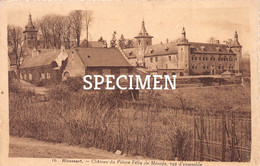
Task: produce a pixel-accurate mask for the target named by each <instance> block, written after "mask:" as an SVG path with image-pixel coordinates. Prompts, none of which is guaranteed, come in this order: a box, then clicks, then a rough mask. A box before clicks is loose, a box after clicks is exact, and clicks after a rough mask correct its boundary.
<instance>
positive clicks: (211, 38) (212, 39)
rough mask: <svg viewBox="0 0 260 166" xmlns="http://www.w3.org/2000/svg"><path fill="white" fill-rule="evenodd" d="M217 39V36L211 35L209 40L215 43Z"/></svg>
mask: <svg viewBox="0 0 260 166" xmlns="http://www.w3.org/2000/svg"><path fill="white" fill-rule="evenodd" d="M216 40H217V39H216V38H215V37H212V36H211V37H210V38H209V39H208V42H209V43H212V44H213V43H214V42H215V41H216Z"/></svg>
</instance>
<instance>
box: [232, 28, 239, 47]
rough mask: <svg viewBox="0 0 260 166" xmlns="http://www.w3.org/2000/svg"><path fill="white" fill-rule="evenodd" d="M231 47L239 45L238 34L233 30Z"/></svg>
mask: <svg viewBox="0 0 260 166" xmlns="http://www.w3.org/2000/svg"><path fill="white" fill-rule="evenodd" d="M232 47H241V45H240V43H239V41H238V34H237V31H235V36H234V41H233V43H232Z"/></svg>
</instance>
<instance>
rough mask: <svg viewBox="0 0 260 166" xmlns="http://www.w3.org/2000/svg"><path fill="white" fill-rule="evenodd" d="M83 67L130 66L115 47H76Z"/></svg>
mask: <svg viewBox="0 0 260 166" xmlns="http://www.w3.org/2000/svg"><path fill="white" fill-rule="evenodd" d="M76 51H77V54H78V55H79V57H80V58H81V60H82V61H83V63H84V65H85V67H132V65H131V64H130V63H129V62H128V61H127V60H126V58H125V57H124V55H123V54H122V53H121V52H120V51H119V50H118V49H117V48H76Z"/></svg>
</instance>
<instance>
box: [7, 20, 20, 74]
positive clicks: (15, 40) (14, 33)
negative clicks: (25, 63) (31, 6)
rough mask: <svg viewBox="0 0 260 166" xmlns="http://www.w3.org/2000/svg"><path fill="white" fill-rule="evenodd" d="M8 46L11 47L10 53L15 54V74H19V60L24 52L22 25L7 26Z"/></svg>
mask: <svg viewBox="0 0 260 166" xmlns="http://www.w3.org/2000/svg"><path fill="white" fill-rule="evenodd" d="M7 33H8V46H9V47H11V50H12V53H13V54H14V55H15V62H16V67H17V76H18V78H19V74H20V70H19V69H20V64H21V63H20V62H21V57H22V56H23V53H24V38H23V33H22V27H20V26H15V25H8V26H7Z"/></svg>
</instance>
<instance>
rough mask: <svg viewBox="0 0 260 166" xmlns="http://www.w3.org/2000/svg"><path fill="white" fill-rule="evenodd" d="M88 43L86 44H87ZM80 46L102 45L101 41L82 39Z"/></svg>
mask: <svg viewBox="0 0 260 166" xmlns="http://www.w3.org/2000/svg"><path fill="white" fill-rule="evenodd" d="M87 43H88V44H87ZM80 47H84V48H86V47H89V48H93V47H101V48H102V47H104V45H103V43H102V42H99V41H87V40H86V39H84V40H83V41H82V42H81V44H80Z"/></svg>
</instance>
